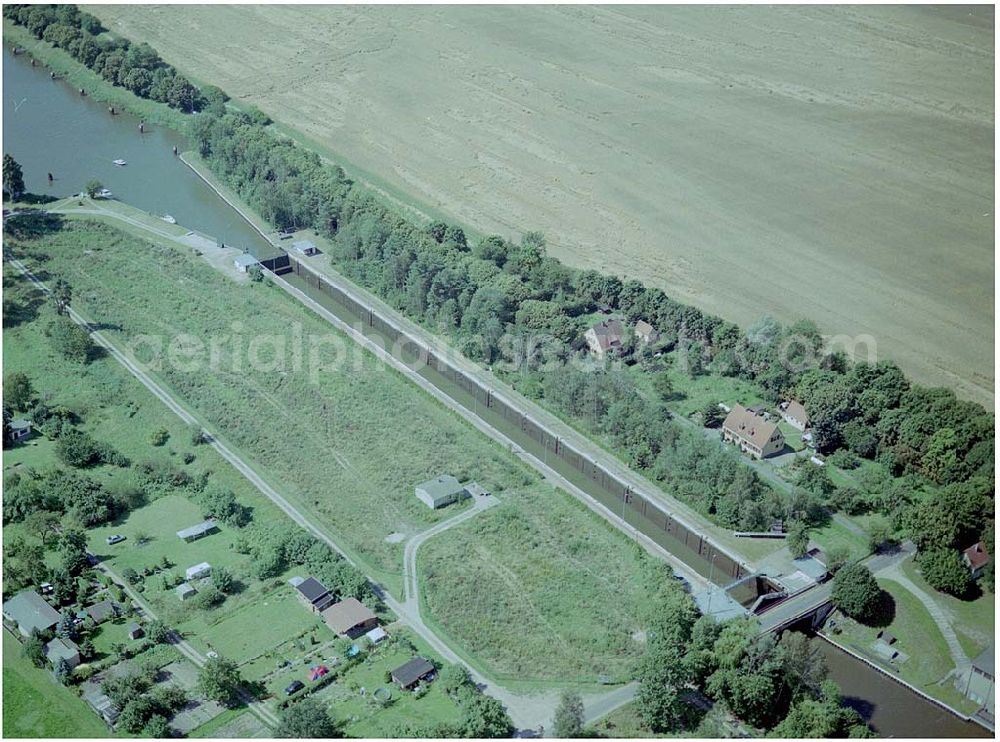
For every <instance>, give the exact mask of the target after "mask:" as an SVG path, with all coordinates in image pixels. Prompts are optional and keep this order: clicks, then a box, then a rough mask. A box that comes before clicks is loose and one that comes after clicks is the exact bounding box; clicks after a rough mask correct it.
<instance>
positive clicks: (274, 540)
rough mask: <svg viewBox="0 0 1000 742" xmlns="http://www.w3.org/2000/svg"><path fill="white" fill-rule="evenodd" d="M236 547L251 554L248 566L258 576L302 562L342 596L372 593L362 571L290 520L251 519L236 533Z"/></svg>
mask: <svg viewBox="0 0 1000 742" xmlns="http://www.w3.org/2000/svg"><path fill="white" fill-rule="evenodd" d="M236 549H237V551H239V552H240V553H242V554H250V555H251V556H252V557H253V564H252V566H251V569H252V570H253V572H254V576H255V577H257V578H258V579H261V580H264V579H268V578H271V577H275V576H277V575H279V574H281V573H282V572H284V571H285V570H286V569H288V568H289V567H290V566H292V565H302V566H305V567H306V569H307V570H308V571H309V573H310V574H311V575H312V576H313V577H315V578H316V579H318V580H319V581H320V582H322V583H323V584H324V585H326V587H327V588H329V589H330V590H331V591H332V592H334V593H336V594H337V595H339V596H341V597H342V598H347V597H353V598H357V599H358V600H366V599H370V598H372V596H373V593H372V587H371V584H370V583H369V582H368V579H367V578H366V577H365V576H364V573H362V572H361V571H360V570H358V569H357V568H356V567H354V566H352V565H351V564H350V563H349V562H348V561H347V560H346V559H344V558H343V557H342V556H341V555H340V554H338V553H337V552H336V551H334V550H333V549H331V548H330V547H329V546H328V545H327V544H326V543H324V542H322V541H320V540H319V539H318V538H316V537H315V536H313V535H312V534H311V533H309V532H307V531H305V530H303V529H301V528H298V527H296V526H293V525H292V524H290V523H285V522H283V521H272V522H269V523H254V524H253V525H252V526H250V527H248V528H246V529H245V530H244V531H243V532H242V533H241V534H240V536H239V538H238V539H237V542H236Z"/></svg>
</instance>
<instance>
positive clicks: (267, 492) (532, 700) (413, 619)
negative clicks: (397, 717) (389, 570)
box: [5, 210, 634, 730]
mask: <svg viewBox="0 0 1000 742" xmlns="http://www.w3.org/2000/svg"><path fill="white" fill-rule="evenodd" d="M75 211H76V213H80V212H79V210H75ZM84 213H95V214H100V215H102V216H107V217H110V218H115V219H122V220H123V221H125V222H127V223H130V224H132V225H134V226H136V227H139V228H141V229H145V230H147V231H149V232H152V233H154V234H156V235H157V236H159V237H163V238H167V239H171V240H173V241H175V242H180V243H182V244H183V241H182V240H180V239H179V238H177V237H173V236H171V235H169V233H165V232H162V231H161V230H157V229H152V228H150V227H149V226H148V225H145V224H142V223H141V222H139V221H138V220H133V219H128V218H124V217H122V216H121V215H119V214H115V213H112V212H108V211H103V210H100V211H98V210H95V211H92V212H84ZM5 258H6V259H7V260H8V262H10V264H11V265H13V266H14V267H15V268H17V270H19V271H20V272H21V273H22V274H23V275H24V276H25V277H26V278H28V280H30V281H31V282H32V283H33V284H35V285H36V286H37V287H38V288H39V289H40V290H41V291H43V292H44V293H46V294H48V293H51V291H50V289H49V288H48V287H47V286H46V285H45V284H44V283H43V282H42V281H41V280H40V279H38V277H37V276H35V275H34V274H33V273H32V272H31V271H30V270H29V269H28V267H27V266H25V265H24V264H23V263H22V262H21V261H19V260H17V259H15V258H13V257H11V256H9V255H5ZM324 311H325V310H324ZM69 316H70V318H71V319H72V320H73V321H74V322H76V323H77V324H79V325H80V326H82V327H83V328H85V329H87V330H88V331H89V332H90V336H91V339H92V340H93V341H94V342H95V343H96V344H97V345H100V346H101V347H103V348H105V349H106V350H107V351H108V353H110V354H111V356H112V357H113V358H114V359H115V360H116V361H118V362H119V363H120V364H121V365H122V366H124V367H125V368H126V369H127V370H128V371H129V373H131V374H132V375H133V376H134V377H135V378H136V379H137V380H138V381H139V382H140V383H141V384H142V385H143V386H145V387H146V388H147V389H148V390H149V391H150V392H152V394H153V395H154V396H155V397H156V398H157V399H159V400H160V401H161V402H163V404H164V405H166V406H167V407H168V408H169V409H170V410H171V412H173V413H174V414H175V415H177V416H178V417H179V418H180V419H181V420H182V421H184V422H185V423H186V424H189V425H191V424H197V425H199V426H201V427H202V428H203V429H206V430H207V431H208V432H209V433H210V441H209V442H208V445H210V446H211V447H212V448H214V449H215V450H216V451H217V452H218V453H219V455H221V456H222V457H223V458H224V459H225V460H226V461H227V462H229V463H230V464H231V465H232V466H233V467H234V468H235V469H236V470H237V471H239V472H240V473H241V474H242V475H243V476H244V477H245V478H246V479H247V480H248V481H249V482H250V483H251V484H253V485H254V487H256V488H257V489H258V490H259V491H260V492H261V493H262V494H263V495H264V496H265V497H267V498H268V499H269V500H271V501H272V502H274V504H275V505H277V506H278V507H279V508H280V509H281V510H282V511H284V512H285V514H286V515H288V516H289V517H290V518H291V519H292V520H293V521H295V522H296V523H297V524H298V525H299V526H301V527H302V528H304V529H306V530H307V531H309V532H310V533H311V534H312V535H313V536H315V537H316V538H318V539H319V540H321V541H323V542H324V543H325V544H327V545H328V546H329V547H330V548H332V549H333V550H334V551H336V552H337V553H338V554H340V555H341V556H342V557H343V558H344V559H345V560H346V561H347V562H348V563H349V564H351V565H353V566H355V567H357V564H356V563H355V562H354V560H353V559H351V557H350V556H349V555H347V554H346V553H345V552H344V551H343V550H342V549H341V548H340V547H339V546H338V545H337V543H336V542H335V541H334V540H333V539H332V538H330V536H328V535H327V534H326V533H325V532H324V531H323V530H321V528H320V527H319V526H318V525H316V523H314V522H313V521H312V520H310V519H309V518H307V517H305V516H304V515H303V514H302V513H301V512H299V510H298V509H297V508H295V506H294V505H292V504H291V503H290V502H288V500H286V499H285V498H284V497H283V496H282V495H281V494H279V493H278V492H277V490H275V489H274V488H273V487H271V486H270V485H269V484H268V483H267V482H266V481H265V480H264V479H263V478H262V477H261V476H260V475H259V474H258V473H257V472H256V471H255V470H254V469H253V467H252V466H250V464H248V463H247V462H246V461H245V460H244V459H242V458H241V457H240V456H239V455H237V454H236V453H234V452H233V451H232V450H231V449H229V448H228V447H227V446H226V445H225V443H223V442H222V441H221V440H220V439H219V438H218V436H216V435H214V434H212V433H211V431H210V430H208V428H207V426H206V425H205V424H204V422H203V421H202V420H200V419H198V418H197V417H196V416H195V415H194V414H193V413H191V412H190V411H188V410H187V409H186V408H185V407H184V406H183V405H182V404H181V403H180V402H179V401H178V400H177V399H175V398H174V397H173V396H172V395H171V394H170V393H169V392H168V391H166V390H165V389H164V388H163V387H162V386H160V384H159V383H158V382H157V381H156V380H155V379H154V378H153V377H152V376H151V375H150V374H148V373H147V372H146V371H145V370H144V369H143V368H142V367H141V366H140V364H139V363H138V362H136V361H133V360H132V359H130V358H129V357H128V356H126V355H125V354H124V353H123V352H122V351H121V350H120V349H119V348H118V347H117V346H116V345H115V344H114V343H112V342H111V341H110V340H108V339H107V338H106V337H105V336H104V335H103V334H102V333H101V332H99V331H97V330H93V329H92V325H91V323H90V322H88V320H87V319H86V318H84V317H83V316H82V315H81V314H80V313H79V312H77V311H76V310H75V309H73V308H72V307H70V308H69ZM390 358H391V356H390ZM428 383H429V382H428ZM433 388H434V389H436V387H433ZM439 393H440V392H439ZM441 394H443V393H441ZM448 399H450V398H448ZM456 404H457V403H456ZM463 409H464V408H463ZM477 419H478V418H477ZM567 484H569V483H568V482H567ZM474 512H475V511H466V513H462V514H461V515H464V516H466V517H471V515H472V514H473V513H474ZM439 525H441V524H439ZM450 525H453V524H450ZM431 535H433V534H429V533H426V532H425V538H424V540H426V538H429V537H430V536H431ZM417 545H418V546H419V544H417ZM414 553H415V549H414ZM369 581H370V582H371V583H372V585H374V586H375V589H376V592H377V593H378V595H379V597H380V598H381V599H382V600H383V601H384V602H385V604H386V606H388V607H389V609H390V610H392V611H393V612H394V613H395V614H396V615H397V616H398V617H399V620H400V621H402V622H403V623H404V624H406V625H407V626H409V627H410V628H411V629H412V630H413V631H415V632H416V633H417V634H418V635H419V636H420V637H421V638H422V639H424V640H425V641H426V642H427V643H428V644H430V646H431V647H432V648H433V649H434V650H435V651H436V652H437V653H438V654H440V655H441V656H442V657H443V658H444V659H446V660H447V661H448V662H451V663H454V664H461V665H464V666H466V667H467V669H468V670H469V673H470V675H471V676H472V678H473V680H475V682H476V683H477V684H479V685H480V686H481V687H482V688H483V689H484V692H486V693H488V694H489V695H491V696H493V697H494V698H496V699H498V700H499V701H500V702H501V703H503V704H504V705H505V706H506V708H507V711H508V713H509V714H510V716H511V719H512V721H513V722H514V724H515V726H516V727H517V729H518V730H534V729H538V728H540V727H549V726H551V718H552V713H553V711H554V709H555V706H556V704H557V702H558V696H559V691H557V690H550V691H544V692H540V693H534V694H530V695H529V694H523V693H517V692H515V691H511V690H509V689H507V688H504V687H503V686H500V685H497V684H496V683H494V682H492V681H490V680H489V679H488V678H487V677H486V676H484V675H483V674H482V673H480V672H479V671H477V670H476V669H475V668H473V667H469V666H468V664H467V663H466V662H464V661H463V660H462V659H461V657H459V655H458V654H457V653H456V652H455V651H454V650H452V649H451V647H450V646H449V645H448V644H447V643H446V642H445V641H444V640H442V639H441V638H440V637H438V636H437V634H435V633H434V631H433V630H432V629H431V628H430V627H428V626H427V625H426V624H425V623H424V622H423V620H422V619H421V617H420V610H419V601H416V600H414V601H412V602H411V601H406V602H400V601H397V600H396V599H394V598H393V597H392V596H391V595H390V594H389V593H388V592H387V591H386V590H385V589H384V588H382V587H381V586H380V585H379V584H378V583H377V582H376V581H374V580H372V579H371V577H370V576H369ZM131 594H132V595H134V593H131ZM136 597H137V596H136ZM414 597H416V596H414ZM137 604H138V605H140V606H143V610H146V611H148V612H149V615H151V616H153V617H154V618H155V615H154V614H153V613H152V612H151V611H149V609H148V605H146V604H144V602H143V601H141V600H137ZM176 645H177V646H178V649H180V651H182V652H183V653H184V654H185V655H186V656H188V657H189V658H190V659H191V660H192V661H193V662H195V664H197V665H199V666H200V665H201V664H203V663H204V659H203V658H202V657H201V655H200V654H198V653H197V652H196V651H195V650H194V649H193V647H191V646H190V645H189V644H187V642H184V641H183V640H182V639H180V637H177V642H176ZM629 689H632V690H629ZM633 696H634V684H632V685H628V686H624V687H622V688H618V689H615V690H613V691H610V692H608V693H603V694H593V695H588V697H587V699H586V700H585V708H586V709H588V713H587V715H586V720H587V721H588V722H591V721H594V720H596V719H597V718H599V717H600V716H603V715H605V714H607V713H609V712H611V711H613V710H614V709H616V708H618V707H619V706H622V705H624V704H626V703H628V702H629V701H631V700H632V697H633ZM257 707H261V708H262V710H260V711H255V713H257V714H258V716H261V718H262V719H263V718H264V717H265V716H267V715H269V716H270V718H267V719H266V721H267V723H269V724H276V723H277V719H276V717H275V716H274V714H273V713H271V712H270V711H269V710H268V709H266V708H263V707H262V705H261V704H260V703H259V702H253V703H251V709H255V708H257Z"/></svg>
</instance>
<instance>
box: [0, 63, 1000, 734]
mask: <svg viewBox="0 0 1000 742" xmlns="http://www.w3.org/2000/svg"><path fill="white" fill-rule="evenodd" d="M3 55H4V57H3V61H4V65H3V92H4V101H3V112H4V122H3V151H4V152H5V153H9V154H11V155H13V157H14V158H15V159H16V160H17V161H18V162H19V163H20V164H21V167H22V169H23V170H24V180H25V186H26V187H27V190H28V191H29V192H31V193H36V194H43V195H52V196H55V197H62V196H69V195H72V194H74V193H79V192H80V191H81V190H83V187H84V184H85V183H86V182H87V181H88V180H90V179H91V178H96V179H97V180H100V181H101V182H102V183H103V184H104V186H105V187H107V188H109V189H111V190H112V191H113V192H114V193H115V195H116V196H117V197H118V198H120V199H121V200H122V201H124V202H126V203H128V204H131V205H132V206H136V207H138V208H140V209H143V210H145V211H148V212H151V213H155V214H161V215H162V214H171V215H172V216H174V217H175V218H176V219H177V221H178V223H179V224H181V225H183V226H186V227H189V228H191V229H195V230H197V231H199V232H202V233H204V234H206V235H209V236H211V237H215V238H219V239H222V240H223V241H224V242H225V243H226V244H228V245H234V246H237V247H245V248H255V249H260V250H263V251H267V250H268V248H269V247H270V245H269V243H268V242H267V241H266V240H264V239H263V238H262V237H261V236H260V234H259V233H257V231H256V230H255V229H253V228H252V227H251V226H250V225H249V224H247V222H246V221H245V220H244V219H243V218H242V217H241V216H240V215H239V214H237V213H236V211H234V210H233V209H232V208H231V207H230V206H229V205H228V204H227V203H226V202H225V201H223V200H222V199H221V198H220V197H219V196H218V195H217V194H216V193H215V192H214V191H213V190H212V189H211V188H209V187H208V186H207V185H206V184H205V183H204V181H202V180H201V179H200V178H199V177H198V176H197V175H195V174H194V173H193V172H192V171H191V170H190V169H189V168H188V167H187V166H185V165H184V164H183V163H182V162H180V160H179V159H177V158H175V157H174V155H173V152H172V150H173V147H174V146H176V147H177V149H178V150H179V151H184V150H185V149H189V148H190V147H191V145H190V143H189V142H187V141H186V140H185V139H184V138H183V137H181V136H180V135H178V134H176V133H174V132H172V131H170V130H168V129H164V128H159V127H152V126H146V127H145V129H146V131H145V133H140V132H139V120H138V119H136V118H135V117H132V116H129V115H126V114H119V115H117V116H111V115H110V114H109V113H108V110H107V106H106V105H104V104H101V103H98V102H95V101H93V100H91V99H90V98H89V97H85V96H80V95H79V92H78V91H77V90H74V89H72V88H70V87H69V86H68V85H66V84H64V83H62V82H60V81H58V80H56V81H53V80H51V79H50V78H49V73H48V71H47V70H46V69H45V68H44V67H43V66H42V65H38V66H36V67H32V66H31V65H30V63H29V61H28V58H27V57H26V56H24V55H20V56H14V55H13V54H12V53H11V52H10V50H9V49H7V48H5V49H4V51H3ZM118 158H121V159H124V160H126V161H127V162H128V165H126V166H124V167H117V166H115V165H113V164H112V160H115V159H118ZM49 172H51V173H52V174H53V176H54V177H55V180H54V182H53V183H51V184H50V183H49V182H48V179H47V177H46V176H47V173H49ZM285 278H286V279H289V280H290V282H292V283H295V284H296V285H297V286H299V288H303V286H302V283H304V282H299V279H298V278H297V277H295V276H294V275H291V274H290V275H288V276H285ZM310 295H312V296H316V292H315V291H310ZM322 296H324V297H325V300H324V301H323V303H324V304H325V305H327V306H328V307H329V308H330V309H331V310H336V313H337V314H338V315H343V313H344V310H343V308H342V307H340V305H339V304H337V303H336V302H332V301H330V299H329V297H328V296H326V295H322ZM352 324H354V323H353V322H352ZM426 373H427V374H428V375H430V376H432V377H435V378H432V379H431V380H432V381H433V382H434V383H435V384H436V385H438V386H440V387H441V388H445V387H447V390H448V392H449V393H452V392H453V391H454V396H455V397H456V399H457V400H458V401H460V402H461V403H462V404H465V405H468V406H470V407H473V406H474V405H475V404H476V403H475V401H474V400H472V398H471V397H470V396H469V395H468V394H467V393H466V392H464V391H463V390H460V389H458V388H457V387H456V386H455V385H454V384H453V383H451V382H449V380H448V379H446V378H445V377H443V376H441V375H440V374H437V372H436V371H433V370H432V369H426ZM463 395H464V396H463ZM477 412H480V413H481V412H483V411H482V409H481V405H480V407H479V408H478V409H477ZM489 422H490V423H492V424H493V425H495V426H496V427H498V428H500V429H501V430H502V431H503V432H504V433H506V434H508V435H510V436H511V437H515V434H516V433H517V432H518V431H515V430H513V429H512V428H511V426H510V425H509V424H508V423H507V422H506V421H504V420H503V419H502V418H499V417H494V418H490V419H489ZM526 448H527V446H526ZM539 455H540V457H544V458H546V461H547V462H548V463H549V464H550V465H552V464H554V463H558V459H556V457H553V456H547V457H546V454H545V452H544V451H543V452H539ZM554 459H556V461H555V462H554ZM559 468H560V473H563V474H565V475H567V477H568V478H570V479H571V481H573V482H574V483H577V484H580V485H582V484H585V483H587V480H586V479H585V478H583V477H581V476H580V475H579V473H577V472H575V471H572V470H570V469H568V468H567V469H566V470H565V471H564V470H563V469H562V467H561V466H560V467H559ZM602 499H603V498H602ZM631 515H634V514H633V513H630V512H629V511H626V516H627V517H629V516H631ZM680 546H681V545H680V544H678V547H680ZM685 550H686V549H685V548H678V549H677V553H678V555H679V556H682V557H684V556H686V555H685V554H684V552H685ZM685 561H691V562H693V563H695V562H697V561H698V560H697V559H695V560H691V559H690V558H686V559H685ZM698 568H699V571H703V569H704V567H703V565H698ZM814 641H816V642H818V643H819V647H820V650H821V651H822V653H823V655H824V656H825V657H826V659H827V663H828V664H829V666H830V672H831V676H832V678H833V679H834V680H835V681H836V682H837V684H838V685H839V686H840V687H841V688H842V689H843V693H844V696H845V697H846V698H847V700H848V702H849V703H850V704H852V705H853V706H854V707H855V708H857V709H858V710H859V711H861V712H862V715H863V716H865V718H866V719H869V720H870V722H871V723H872V724H873V726H874V727H875V728H876V729H877V730H878V732H879V733H880V734H881V735H883V736H905V737H985V736H991V735H989V734H988V733H986V731H985V730H984V729H982V728H981V727H979V726H978V725H975V724H972V723H968V722H963V721H961V720H960V719H958V718H957V717H955V716H953V715H952V714H949V713H947V712H945V711H943V710H941V709H940V708H938V707H937V706H935V705H933V704H930V703H928V702H927V701H925V700H923V699H922V698H920V697H919V696H917V695H915V694H914V693H912V692H910V691H909V690H907V689H906V688H904V687H903V686H901V685H899V684H897V683H895V682H893V681H891V680H889V679H887V678H885V677H884V676H882V675H881V674H880V673H878V672H876V671H874V670H872V669H870V668H869V667H867V666H866V665H864V664H863V663H861V662H858V661H857V660H855V659H854V658H853V657H851V656H850V655H847V654H845V653H843V652H841V651H840V650H838V649H836V648H835V647H833V646H831V645H829V644H827V643H826V642H824V641H822V640H820V639H814Z"/></svg>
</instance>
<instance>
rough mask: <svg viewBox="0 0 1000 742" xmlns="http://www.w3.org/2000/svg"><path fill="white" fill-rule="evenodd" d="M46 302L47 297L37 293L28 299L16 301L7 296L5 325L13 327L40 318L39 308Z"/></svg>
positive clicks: (4, 305)
mask: <svg viewBox="0 0 1000 742" xmlns="http://www.w3.org/2000/svg"><path fill="white" fill-rule="evenodd" d="M44 304H45V299H44V298H43V297H42V296H40V295H37V294H36V295H33V296H31V297H30V298H28V299H27V300H26V301H15V300H13V299H8V298H6V297H5V298H4V301H3V326H4V327H6V328H13V327H17V326H18V325H25V324H28V323H30V322H34V321H35V320H36V319H38V313H39V309H41V308H42V306H44Z"/></svg>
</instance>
